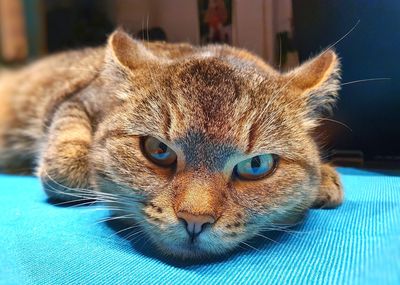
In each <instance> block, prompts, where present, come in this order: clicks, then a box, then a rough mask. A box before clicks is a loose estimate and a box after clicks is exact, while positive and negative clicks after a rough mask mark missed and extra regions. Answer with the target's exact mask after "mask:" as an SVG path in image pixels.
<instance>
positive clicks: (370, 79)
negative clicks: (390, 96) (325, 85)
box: [340, 77, 392, 86]
mask: <svg viewBox="0 0 400 285" xmlns="http://www.w3.org/2000/svg"><path fill="white" fill-rule="evenodd" d="M382 80H392V78H390V77H378V78H366V79H359V80H354V81H349V82H344V83H342V84H340V86H345V85H350V84H354V83H360V82H369V81H382Z"/></svg>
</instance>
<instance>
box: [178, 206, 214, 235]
mask: <svg viewBox="0 0 400 285" xmlns="http://www.w3.org/2000/svg"><path fill="white" fill-rule="evenodd" d="M177 217H178V219H179V220H180V221H183V223H184V225H185V227H186V231H187V232H188V234H189V235H190V236H191V237H192V238H194V237H196V236H197V235H199V234H200V233H201V232H202V231H203V230H204V229H205V228H206V227H208V226H210V225H211V224H212V223H214V222H215V220H214V218H213V217H211V216H209V215H193V214H190V213H188V212H178V213H177Z"/></svg>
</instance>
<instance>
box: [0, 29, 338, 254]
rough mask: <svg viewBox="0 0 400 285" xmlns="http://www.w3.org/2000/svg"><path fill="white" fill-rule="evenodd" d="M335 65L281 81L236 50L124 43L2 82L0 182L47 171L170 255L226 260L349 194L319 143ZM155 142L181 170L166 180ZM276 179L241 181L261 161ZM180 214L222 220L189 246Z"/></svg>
mask: <svg viewBox="0 0 400 285" xmlns="http://www.w3.org/2000/svg"><path fill="white" fill-rule="evenodd" d="M338 78H339V61H338V58H337V56H336V54H335V53H334V52H333V51H329V50H328V51H325V52H323V53H322V54H321V55H319V56H318V57H316V58H315V59H313V60H310V61H309V62H307V63H305V64H304V65H302V66H300V67H299V68H297V69H295V70H293V71H291V72H288V73H285V74H280V73H279V72H277V71H275V70H273V69H272V68H271V67H269V66H268V65H266V64H265V63H264V62H263V61H262V60H261V59H259V58H258V57H256V56H254V55H252V54H250V53H248V52H247V51H244V50H239V49H235V48H232V47H228V46H219V45H210V46H206V47H202V48H200V47H193V46H190V45H186V44H180V45H178V44H166V43H142V42H139V41H135V40H132V39H131V38H130V37H129V36H128V35H126V34H125V33H124V32H122V31H117V32H115V33H114V34H113V35H111V37H110V39H109V42H108V44H107V46H106V47H104V48H98V49H85V50H81V51H74V52H67V53H62V54H58V55H54V56H51V57H48V58H46V59H43V60H41V61H38V62H36V63H34V64H32V65H29V66H27V67H25V68H23V69H21V70H18V71H13V72H10V73H6V74H5V75H2V77H0V100H1V102H2V104H1V105H0V122H1V125H0V169H1V170H3V171H7V172H21V171H24V170H26V169H30V168H32V167H34V168H35V169H36V172H37V174H38V175H39V177H40V179H41V180H42V182H43V186H44V189H45V190H46V192H47V193H48V195H49V196H50V197H54V198H58V199H63V200H74V199H79V198H95V197H97V198H98V199H99V200H102V201H104V202H106V203H107V204H109V205H110V206H111V207H113V208H115V209H119V211H117V212H118V214H125V215H128V216H130V217H132V218H133V219H132V221H131V220H129V219H126V220H127V221H128V222H138V223H140V225H141V226H142V227H143V228H144V230H145V232H146V233H147V235H148V236H149V237H150V238H151V240H152V241H153V242H154V243H155V244H156V245H157V246H159V248H161V249H162V250H163V251H165V252H166V253H167V254H175V255H178V256H186V257H195V256H201V255H205V254H219V253H224V252H226V251H227V250H229V249H232V248H235V247H236V246H237V245H239V244H240V243H241V242H243V241H245V240H247V239H249V238H251V237H253V236H254V235H256V234H257V233H259V232H260V231H262V230H263V229H265V228H274V227H275V226H276V225H277V224H282V223H287V222H288V221H293V220H296V219H297V218H299V217H301V216H302V214H303V213H304V212H305V211H306V210H307V209H308V208H310V207H311V206H313V205H314V206H318V207H335V206H337V205H339V204H340V203H341V202H342V199H343V193H342V187H341V185H340V182H339V178H338V175H337V174H336V172H335V171H334V169H333V168H332V167H330V166H328V165H326V164H322V162H321V160H320V158H319V152H318V149H317V146H316V143H315V142H314V140H313V138H312V136H311V132H312V130H313V129H314V127H315V126H316V125H317V122H318V117H319V116H320V114H321V112H322V111H323V110H329V109H330V106H331V105H332V104H333V103H334V101H335V98H336V96H337V90H338V88H339V81H338ZM143 136H153V137H156V138H158V139H160V140H161V141H163V142H165V143H166V144H167V145H168V146H170V147H171V148H172V149H173V150H174V151H175V152H176V154H177V156H178V162H177V165H176V168H161V167H159V166H157V165H154V164H153V163H152V162H150V161H149V160H148V159H147V158H146V157H145V156H144V155H143V154H142V151H141V147H140V138H141V137H143ZM264 153H273V154H276V155H278V156H279V157H280V159H279V163H278V166H277V168H276V171H275V172H274V173H273V174H272V175H270V176H268V177H266V178H264V179H261V180H256V181H241V180H238V179H237V178H234V177H233V176H232V170H233V168H234V166H235V165H236V164H237V163H239V162H240V161H242V160H244V159H246V158H249V157H251V156H253V155H255V154H264ZM178 211H183V212H187V213H190V214H193V215H207V216H210V217H212V218H213V219H214V220H216V222H215V223H213V224H212V225H211V227H209V228H207V229H206V230H204V232H203V233H201V235H199V236H198V238H197V241H196V243H195V244H189V239H188V235H187V233H186V232H185V228H184V226H183V225H182V223H181V222H180V221H179V220H178V218H177V216H176V213H177V212H178Z"/></svg>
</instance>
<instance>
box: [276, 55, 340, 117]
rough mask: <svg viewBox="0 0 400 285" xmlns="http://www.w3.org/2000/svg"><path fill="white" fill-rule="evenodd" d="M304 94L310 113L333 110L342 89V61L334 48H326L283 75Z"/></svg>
mask: <svg viewBox="0 0 400 285" xmlns="http://www.w3.org/2000/svg"><path fill="white" fill-rule="evenodd" d="M283 76H284V78H285V80H286V81H287V82H288V84H290V85H291V86H292V87H294V88H295V90H296V93H300V96H304V97H305V100H306V101H307V106H308V108H309V110H308V111H309V113H310V114H311V115H318V114H319V113H321V112H322V111H324V110H325V111H328V112H330V111H331V107H332V105H333V104H334V103H335V101H336V98H337V95H338V91H339V89H340V61H339V58H338V56H337V54H336V53H335V52H334V51H333V50H326V51H324V52H322V53H321V54H319V55H317V56H316V57H314V58H312V59H311V60H309V61H307V62H305V63H304V64H302V65H301V66H299V67H298V68H296V69H294V70H292V71H290V72H288V73H286V74H284V75H283Z"/></svg>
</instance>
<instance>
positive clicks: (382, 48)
mask: <svg viewBox="0 0 400 285" xmlns="http://www.w3.org/2000/svg"><path fill="white" fill-rule="evenodd" d="M306 2H307V4H305V1H302V0H294V1H293V14H294V31H295V43H296V48H297V49H298V51H299V54H300V58H301V60H305V59H307V58H309V57H310V56H311V55H313V54H316V53H318V52H320V51H321V50H322V49H323V48H325V47H327V46H329V45H330V44H332V43H333V42H335V41H336V40H338V39H339V38H341V37H342V36H343V35H344V34H346V33H347V32H348V31H349V30H350V29H351V27H352V26H354V25H355V24H356V23H357V21H358V20H360V23H359V25H358V26H357V27H356V28H355V29H354V31H353V32H351V33H350V34H349V35H348V36H347V37H346V38H345V39H343V40H342V41H341V42H340V43H338V44H337V45H336V46H335V49H336V51H337V52H338V53H339V55H340V57H341V58H342V65H343V80H342V81H343V83H345V82H349V81H353V80H358V79H367V78H380V77H389V78H391V80H382V81H371V82H362V83H355V84H349V85H344V86H343V87H342V91H341V93H340V101H339V102H338V108H337V109H336V110H335V116H334V117H333V119H334V120H338V121H340V122H343V123H344V124H346V125H347V126H348V127H349V128H351V129H352V131H350V130H349V129H348V128H346V127H344V126H342V125H340V124H338V123H334V122H330V121H328V122H325V123H324V125H323V126H322V127H321V129H320V131H321V132H325V133H327V134H328V136H329V139H328V140H327V141H328V146H327V149H328V150H330V149H342V150H343V149H344V150H359V151H362V152H363V154H364V158H365V160H366V161H367V162H368V161H369V162H370V161H373V160H374V161H383V163H384V164H385V165H389V164H390V165H398V166H400V1H396V0H390V1H389V0H386V1H366V0H353V1H348V0H335V1H331V0H308V1H306Z"/></svg>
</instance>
